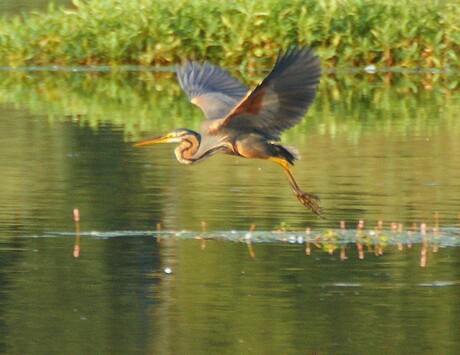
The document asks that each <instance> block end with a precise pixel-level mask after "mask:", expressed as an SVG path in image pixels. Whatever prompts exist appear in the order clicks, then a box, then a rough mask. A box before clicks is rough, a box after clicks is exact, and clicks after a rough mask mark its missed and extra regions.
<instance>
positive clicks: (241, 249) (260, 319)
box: [0, 237, 459, 353]
mask: <svg viewBox="0 0 460 355" xmlns="http://www.w3.org/2000/svg"><path fill="white" fill-rule="evenodd" d="M71 242H72V240H71V238H65V237H55V238H21V239H19V240H17V241H16V246H15V248H16V251H15V252H14V253H13V252H8V253H5V252H3V254H4V255H9V256H13V255H14V256H15V258H14V259H13V258H10V259H7V260H9V262H8V263H5V262H4V261H3V260H4V259H3V258H2V263H3V266H4V267H3V268H2V270H1V272H0V276H1V280H2V282H3V285H2V288H1V290H0V294H1V296H2V297H1V299H2V301H1V303H0V312H1V313H0V314H1V315H2V320H3V321H4V326H5V330H6V331H5V332H2V333H1V335H0V343H1V344H3V349H4V350H6V351H9V353H49V352H59V353H86V352H97V353H113V352H117V353H133V352H145V353H201V352H202V351H203V349H205V352H209V353H216V352H217V353H246V352H250V351H252V352H255V353H299V352H305V351H306V352H307V353H311V352H318V351H319V352H326V353H337V352H343V353H361V352H362V353H373V352H374V351H377V350H376V349H378V351H377V352H384V353H414V352H423V350H425V349H432V350H433V352H435V353H437V352H439V351H441V350H442V352H443V353H455V351H456V349H457V350H458V346H459V338H458V334H457V333H458V332H457V323H458V322H457V318H458V317H457V315H458V311H459V308H458V307H459V304H458V299H457V298H458V297H457V294H458V292H457V289H458V273H457V266H458V265H457V263H458V256H459V255H458V251H459V250H458V248H447V249H443V250H441V251H440V252H439V253H436V254H433V255H431V256H430V259H429V263H428V267H427V268H419V267H418V266H417V264H418V257H419V254H420V250H419V249H420V245H418V246H414V248H413V249H412V250H407V249H406V250H405V251H403V252H399V251H397V250H396V249H393V250H389V251H388V252H387V253H385V254H384V255H383V256H381V257H377V256H375V255H373V254H369V255H368V256H366V259H365V260H364V261H363V260H359V259H358V258H357V253H356V252H355V253H353V252H350V253H349V258H348V259H347V260H346V261H344V262H340V261H339V259H338V258H337V257H336V256H330V255H328V254H326V253H324V252H322V251H319V250H315V251H313V253H312V255H310V256H305V254H304V252H303V249H302V247H299V246H296V245H274V244H270V243H265V244H258V245H257V246H256V249H257V258H256V259H252V258H250V257H249V256H248V254H247V250H246V248H245V246H244V245H243V244H238V243H232V242H224V241H207V244H206V247H205V248H204V249H203V248H202V247H201V242H200V241H196V240H174V239H163V240H162V241H161V243H157V242H156V241H155V240H154V239H153V238H146V237H127V238H126V237H125V238H109V239H92V238H84V239H83V240H82V243H83V248H82V255H81V257H80V258H79V259H72V257H71ZM166 267H170V268H171V270H172V272H171V273H165V272H164V270H165V268H166Z"/></svg>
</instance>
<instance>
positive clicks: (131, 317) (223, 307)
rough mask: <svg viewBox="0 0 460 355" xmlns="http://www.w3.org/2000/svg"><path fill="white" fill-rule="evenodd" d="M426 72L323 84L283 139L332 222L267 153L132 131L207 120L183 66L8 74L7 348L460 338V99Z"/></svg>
mask: <svg viewBox="0 0 460 355" xmlns="http://www.w3.org/2000/svg"><path fill="white" fill-rule="evenodd" d="M397 75H398V74H396V76H397ZM425 79H426V78H422V77H420V78H419V77H416V76H415V75H413V76H411V77H410V78H407V77H405V76H403V75H401V77H400V78H399V77H396V78H393V79H392V80H393V81H392V84H391V85H388V84H385V81H384V80H383V78H379V77H375V78H374V77H367V76H362V75H355V76H352V75H343V76H342V77H339V78H338V80H337V81H334V82H333V81H331V79H330V78H325V79H324V80H323V84H322V86H321V89H320V93H319V95H318V98H317V100H316V101H315V104H314V106H313V107H312V110H311V111H310V113H309V114H308V116H307V118H306V119H305V120H304V122H303V123H302V124H301V125H299V126H297V127H295V128H293V129H292V130H290V131H289V132H287V133H286V134H285V135H284V137H283V140H284V141H285V142H288V143H289V144H291V145H293V146H295V147H297V148H298V149H299V150H300V153H301V155H302V160H300V161H299V162H298V163H297V164H296V166H295V167H294V174H295V175H296V177H297V179H298V181H299V184H300V185H301V186H302V187H303V188H304V189H305V190H307V191H311V192H314V193H316V194H318V195H319V196H320V197H321V201H322V205H323V207H324V209H325V210H326V217H327V219H326V220H319V219H318V218H316V217H315V216H313V215H312V214H311V213H309V212H308V211H306V210H305V209H304V208H303V207H302V206H301V205H300V204H299V203H298V202H297V200H296V199H295V197H294V196H293V195H292V193H291V191H290V189H289V187H288V184H287V182H286V181H285V178H284V176H283V174H282V171H281V170H280V169H279V168H278V167H277V166H274V165H273V164H271V163H269V162H264V161H257V160H251V161H250V160H243V159H241V158H236V157H229V156H215V157H212V158H211V159H209V160H207V161H205V162H203V163H201V164H199V165H196V166H183V165H180V164H178V163H177V161H176V160H175V158H174V154H173V149H174V147H173V146H170V145H165V146H157V147H151V148H150V147H146V148H134V147H132V145H131V142H132V141H134V140H136V139H139V138H141V137H145V136H148V135H152V136H154V135H157V134H160V133H163V132H165V131H167V130H169V129H172V128H175V127H180V126H182V127H189V128H197V127H198V124H199V120H200V117H201V113H200V112H199V110H197V109H196V108H194V107H192V105H190V104H189V103H188V102H187V100H186V99H185V98H184V97H183V95H181V93H180V90H179V88H178V86H177V83H176V82H175V79H174V76H173V75H172V74H171V73H149V72H145V73H121V74H113V73H79V72H75V73H73V72H54V73H48V72H0V150H1V152H2V153H1V155H0V179H1V181H0V182H1V183H0V254H1V258H0V263H1V268H0V285H1V286H0V351H2V352H7V353H89V352H91V353H135V352H141V353H232V354H233V353H265V354H266V353H273V354H275V353H276V354H278V353H286V354H290V353H292V354H294V353H307V354H309V353H322V354H323V353H324V354H327V353H344V354H350V353H401V354H402V353H426V354H437V353H443V354H456V353H458V352H459V351H460V337H459V334H460V330H459V326H458V324H459V321H460V318H459V314H460V303H459V302H458V300H459V296H460V293H459V291H460V275H459V271H458V270H459V266H460V253H459V251H460V248H459V238H460V236H459V235H460V233H459V229H458V223H459V213H460V208H459V206H460V122H459V119H458V118H459V117H458V112H459V107H460V95H459V93H458V88H457V87H456V86H455V82H454V81H453V79H452V80H450V79H449V78H444V79H443V80H440V81H439V82H435V84H434V85H433V87H432V88H431V89H430V90H428V87H427V84H426V83H424V80H425ZM452 83H453V84H452ZM74 208H78V209H79V211H80V214H81V222H80V225H79V227H80V229H81V232H82V233H81V237H80V241H79V246H80V255H79V257H78V258H75V257H73V256H72V250H73V246H74V243H75V240H76V235H75V231H76V229H75V228H76V227H75V224H74V222H73V219H72V211H73V209H74ZM435 213H437V217H435ZM359 219H363V220H364V223H365V227H364V230H363V231H362V239H360V238H361V237H357V235H358V234H359V233H358V232H356V233H355V232H354V229H355V227H356V223H357V221H358V220H359ZM340 220H344V221H346V223H347V227H348V229H347V230H346V231H345V232H346V233H347V235H352V236H354V237H353V238H351V239H347V240H346V241H345V242H344V241H343V240H340V239H337V238H336V236H334V235H335V234H334V233H339V234H340V231H338V232H336V231H334V232H329V230H330V229H331V228H338V223H339V221H340ZM379 220H382V221H383V222H384V226H383V231H382V232H381V234H379V235H378V236H376V237H375V238H374V239H372V240H371V239H369V238H368V236H369V235H370V232H369V230H370V229H371V228H374V226H375V225H376V224H377V221H379ZM202 221H204V222H205V226H206V227H205V228H206V231H205V232H203V231H202V228H203V227H202ZM391 222H395V223H397V224H399V223H400V224H402V225H403V232H401V233H400V234H401V236H404V237H401V240H400V243H399V242H398V237H397V236H396V237H395V235H396V234H392V233H395V232H394V231H393V232H391V231H390V230H389V229H390V223H391ZM158 223H160V224H161V228H162V229H163V230H165V232H164V233H163V234H161V233H160V234H154V233H153V232H151V231H155V230H156V228H157V224H158ZM414 223H415V224H416V226H415V227H412V225H413V224H414ZM420 223H426V224H427V226H428V227H427V234H426V235H422V234H421V233H420V229H419V226H420ZM251 224H255V225H256V232H257V233H259V234H257V236H258V238H257V239H258V241H261V240H264V236H266V237H267V238H266V240H269V242H265V243H259V242H256V241H253V242H252V244H250V245H247V244H246V241H247V238H246V232H247V230H248V229H249V226H250V225H251ZM307 227H308V228H310V229H311V234H310V235H309V236H308V235H306V234H305V233H304V230H305V228H307ZM434 227H439V228H440V231H441V232H439V233H438V232H436V231H435V232H433V228H434ZM411 228H413V229H412V230H410V229H411ZM181 230H189V231H191V232H189V233H179V232H180V231H181ZM274 230H286V231H287V232H284V233H281V234H274V233H272V231H274ZM171 231H173V232H172V233H171ZM263 231H267V233H264V232H263ZM256 232H254V233H256ZM269 232H270V233H269ZM320 233H321V236H320ZM153 234H154V236H155V237H154V236H153ZM278 235H279V237H277V236H278ZM200 236H202V237H205V238H212V239H210V240H208V239H195V238H194V237H200ZM299 236H302V237H301V239H299ZM216 237H217V238H216ZM306 238H310V239H309V240H310V243H309V244H305V243H304V242H305V240H306ZM315 238H317V239H315ZM328 238H329V239H328ZM411 238H412V239H411ZM235 240H236V241H235ZM238 240H240V242H238ZM279 240H286V242H282V241H279ZM241 241H242V242H241ZM360 246H362V247H363V251H362V253H363V254H362V257H363V259H360V249H359V248H360ZM308 247H310V249H311V250H310V251H309V255H306V252H305V249H306V248H308ZM330 252H331V253H330ZM251 253H253V254H254V255H253V256H255V257H252V256H251ZM341 259H343V260H341ZM421 264H422V265H424V267H421Z"/></svg>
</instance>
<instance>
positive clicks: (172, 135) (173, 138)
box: [134, 128, 196, 147]
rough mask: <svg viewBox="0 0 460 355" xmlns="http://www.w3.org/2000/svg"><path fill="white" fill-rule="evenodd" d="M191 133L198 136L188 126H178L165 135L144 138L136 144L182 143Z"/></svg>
mask: <svg viewBox="0 0 460 355" xmlns="http://www.w3.org/2000/svg"><path fill="white" fill-rule="evenodd" d="M190 135H194V136H196V133H195V132H193V131H191V130H189V129H186V128H178V129H175V130H174V131H171V132H169V133H167V134H165V135H163V136H160V137H156V138H149V139H144V140H142V141H139V142H136V143H134V145H135V146H136V147H138V146H141V145H149V144H157V143H180V142H182V141H183V140H184V139H185V138H186V137H187V136H190Z"/></svg>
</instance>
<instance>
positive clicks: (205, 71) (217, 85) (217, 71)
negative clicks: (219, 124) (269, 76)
mask: <svg viewBox="0 0 460 355" xmlns="http://www.w3.org/2000/svg"><path fill="white" fill-rule="evenodd" d="M177 78H178V80H179V84H180V86H181V88H182V90H184V91H185V93H186V94H187V96H188V97H189V99H190V101H191V102H192V103H193V104H195V105H197V106H198V107H199V108H201V110H203V112H204V114H205V116H206V118H207V119H209V120H212V119H217V118H223V117H225V116H227V114H228V113H229V112H230V110H231V109H232V108H233V107H235V105H236V104H237V103H238V102H239V101H240V100H241V99H242V98H243V97H244V95H245V94H246V93H247V91H248V89H247V88H246V87H244V86H243V85H242V84H241V83H240V82H239V81H238V80H236V79H235V78H234V77H232V76H231V75H230V74H228V73H227V72H226V71H224V70H222V69H221V68H219V67H217V66H214V65H210V64H208V63H206V62H205V63H203V64H202V65H200V64H198V63H196V62H189V61H186V62H185V63H184V64H183V65H182V66H177Z"/></svg>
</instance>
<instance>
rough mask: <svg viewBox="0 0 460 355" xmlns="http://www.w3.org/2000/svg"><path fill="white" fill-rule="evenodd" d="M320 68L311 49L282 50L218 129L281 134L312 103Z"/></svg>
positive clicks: (292, 124) (303, 113)
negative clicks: (265, 74) (270, 66)
mask: <svg viewBox="0 0 460 355" xmlns="http://www.w3.org/2000/svg"><path fill="white" fill-rule="evenodd" d="M320 75H321V67H320V64H319V59H318V57H317V56H315V55H314V54H313V50H312V49H308V48H306V47H300V48H299V47H292V48H290V49H288V50H287V51H286V52H285V53H283V52H282V51H280V53H279V55H278V57H277V60H276V63H275V66H274V67H273V69H272V71H271V72H270V73H269V74H268V75H267V77H266V78H265V79H264V80H263V81H262V82H261V83H260V84H259V85H258V86H257V87H256V88H255V89H254V90H253V91H251V92H249V93H248V94H247V95H246V96H245V97H243V99H242V100H241V101H240V102H239V103H238V104H237V105H236V106H235V107H234V108H233V109H232V110H231V111H230V112H229V113H228V115H227V116H226V117H225V118H224V119H223V120H222V121H221V123H220V126H219V127H214V129H215V130H216V131H217V130H218V129H219V128H225V127H227V128H231V129H238V130H240V131H243V130H247V131H258V132H263V133H265V134H267V135H271V136H273V137H278V136H279V134H280V133H281V132H282V131H284V130H285V129H287V128H289V127H292V126H294V125H295V124H297V123H298V122H299V121H300V120H301V119H302V117H303V116H304V115H305V113H306V111H307V109H308V107H309V106H310V104H311V103H312V102H313V99H314V97H315V94H316V86H317V84H318V83H319V78H320Z"/></svg>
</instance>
